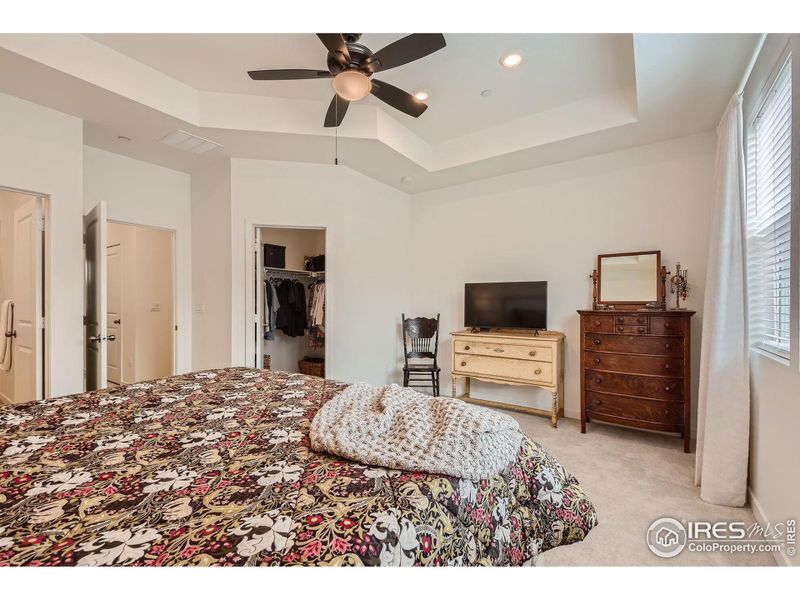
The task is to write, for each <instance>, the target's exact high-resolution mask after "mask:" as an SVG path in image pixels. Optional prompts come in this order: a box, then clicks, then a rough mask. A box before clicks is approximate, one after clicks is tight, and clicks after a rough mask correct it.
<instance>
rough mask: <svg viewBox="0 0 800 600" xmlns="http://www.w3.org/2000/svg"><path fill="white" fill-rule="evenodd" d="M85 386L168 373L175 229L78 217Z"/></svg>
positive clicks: (100, 213) (101, 216)
mask: <svg viewBox="0 0 800 600" xmlns="http://www.w3.org/2000/svg"><path fill="white" fill-rule="evenodd" d="M84 251H85V256H86V270H85V273H86V276H85V278H86V294H85V298H86V301H85V313H84V314H85V316H84V326H85V331H86V332H85V338H86V341H85V343H86V389H87V390H96V389H101V388H104V387H108V386H113V385H124V384H129V383H134V382H138V381H145V380H148V379H158V378H160V377H168V376H170V375H173V374H174V373H175V354H176V352H175V232H174V231H172V230H169V229H161V228H157V227H149V226H144V225H133V224H128V223H119V222H113V221H107V219H106V216H105V203H104V202H101V203H99V204H98V205H97V206H96V207H95V208H94V209H92V210H91V211H90V212H89V213H88V214H87V215H86V216H85V217H84Z"/></svg>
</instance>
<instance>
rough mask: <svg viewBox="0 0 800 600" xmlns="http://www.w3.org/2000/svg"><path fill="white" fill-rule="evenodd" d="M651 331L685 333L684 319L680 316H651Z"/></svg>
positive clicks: (658, 333)
mask: <svg viewBox="0 0 800 600" xmlns="http://www.w3.org/2000/svg"><path fill="white" fill-rule="evenodd" d="M650 333H652V334H653V335H683V319H681V318H680V317H650Z"/></svg>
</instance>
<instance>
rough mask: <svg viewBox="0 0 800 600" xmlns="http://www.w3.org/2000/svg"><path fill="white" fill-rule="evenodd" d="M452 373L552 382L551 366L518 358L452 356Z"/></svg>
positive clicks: (546, 363) (550, 364)
mask: <svg viewBox="0 0 800 600" xmlns="http://www.w3.org/2000/svg"><path fill="white" fill-rule="evenodd" d="M453 371H454V372H457V373H459V374H460V375H475V376H476V377H478V376H481V375H484V376H487V377H497V378H500V377H506V378H509V379H517V380H521V381H534V382H536V383H552V382H553V364H552V363H548V362H536V361H533V360H523V359H518V358H497V357H495V356H477V355H471V354H454V355H453Z"/></svg>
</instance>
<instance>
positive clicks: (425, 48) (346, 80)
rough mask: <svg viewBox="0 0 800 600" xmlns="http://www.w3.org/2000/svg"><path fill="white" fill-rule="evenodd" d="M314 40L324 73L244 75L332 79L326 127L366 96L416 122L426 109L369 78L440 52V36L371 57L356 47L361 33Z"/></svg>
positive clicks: (409, 39)
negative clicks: (324, 60)
mask: <svg viewBox="0 0 800 600" xmlns="http://www.w3.org/2000/svg"><path fill="white" fill-rule="evenodd" d="M317 37H318V38H319V39H320V41H321V42H322V43H323V44H324V45H325V47H326V48H327V49H328V70H327V71H316V70H314V69H268V70H265V71H248V72H247V74H248V75H250V77H251V78H252V79H255V80H261V81H264V80H266V81H286V80H293V79H330V78H333V82H332V83H333V89H334V91H335V92H336V93H335V94H334V95H333V99H332V100H331V103H330V106H328V113H327V114H326V115H325V127H338V126H339V125H341V123H342V120H343V119H344V116H345V114H346V113H347V108H348V107H349V106H350V103H351V102H355V101H357V100H363V99H364V98H366V97H367V95H369V94H372V95H373V96H375V97H376V98H379V99H380V100H383V101H384V102H386V104H388V105H389V106H392V107H394V108H396V109H397V110H399V111H402V112H404V113H406V114H407V115H411V116H412V117H415V118H416V117H419V116H420V115H421V114H422V113H424V112H425V110H426V109H427V108H428V105H427V104H425V103H423V102H420V101H419V100H417V99H416V98H414V96H412V95H411V94H409V93H408V92H404V91H403V90H401V89H400V88H396V87H395V86H393V85H390V84H388V83H386V82H383V81H380V80H378V79H371V77H372V76H373V75H374V74H375V73H378V72H380V71H386V70H387V69H393V68H394V67H399V66H401V65H405V64H408V63H410V62H412V61H415V60H418V59H420V58H422V57H424V56H428V55H429V54H432V53H434V52H436V51H437V50H441V49H442V48H444V47H445V46H446V45H447V44H446V43H445V41H444V36H443V35H442V34H441V33H413V34H411V35H409V36H406V37H404V38H401V39H399V40H397V41H396V42H393V43H391V44H389V45H388V46H386V47H385V48H383V49H382V50H378V51H377V52H375V53H374V54H373V52H372V51H371V50H370V49H369V48H367V47H366V46H364V45H362V44H359V43H358V40H359V38H360V37H361V34H360V33H318V34H317Z"/></svg>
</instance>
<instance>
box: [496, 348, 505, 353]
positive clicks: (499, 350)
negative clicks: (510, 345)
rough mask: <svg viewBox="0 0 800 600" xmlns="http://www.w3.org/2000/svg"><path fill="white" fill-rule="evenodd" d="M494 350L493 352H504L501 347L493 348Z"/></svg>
mask: <svg viewBox="0 0 800 600" xmlns="http://www.w3.org/2000/svg"><path fill="white" fill-rule="evenodd" d="M494 351H495V352H505V350H503V349H502V348H495V349H494Z"/></svg>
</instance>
